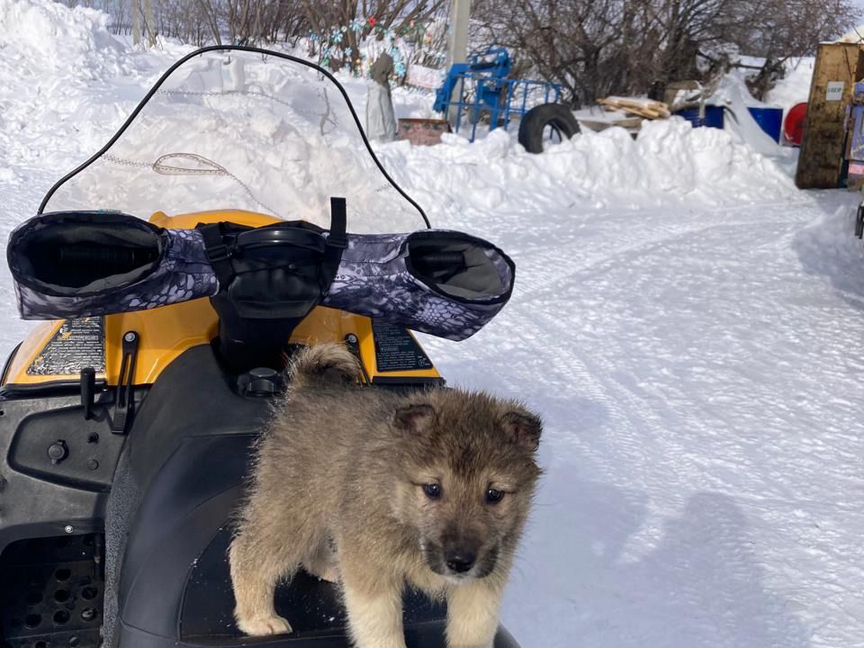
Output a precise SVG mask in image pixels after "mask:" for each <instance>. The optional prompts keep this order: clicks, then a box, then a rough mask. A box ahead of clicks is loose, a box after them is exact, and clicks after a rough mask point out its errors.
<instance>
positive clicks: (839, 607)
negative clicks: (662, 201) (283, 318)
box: [425, 192, 864, 647]
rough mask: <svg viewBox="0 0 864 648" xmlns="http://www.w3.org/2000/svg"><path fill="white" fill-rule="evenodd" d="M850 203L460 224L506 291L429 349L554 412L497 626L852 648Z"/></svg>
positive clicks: (824, 197)
mask: <svg viewBox="0 0 864 648" xmlns="http://www.w3.org/2000/svg"><path fill="white" fill-rule="evenodd" d="M855 199H856V197H855V196H850V195H848V194H843V193H840V192H835V193H825V194H815V195H807V194H798V195H797V196H792V197H791V198H790V199H789V200H787V201H785V202H773V203H767V204H760V205H752V206H742V207H739V208H735V209H700V210H698V211H691V210H687V209H677V210H671V209H670V210H644V211H639V212H634V211H623V212H607V211H603V212H595V213H582V214H579V213H570V214H567V213H559V214H549V213H547V214H544V215H543V216H542V217H540V216H538V217H535V218H533V219H531V220H530V221H528V220H526V218H525V217H524V216H523V215H519V214H515V215H514V214H510V215H508V214H506V213H500V212H499V213H497V214H494V215H491V214H490V215H485V216H479V215H478V217H476V218H474V217H472V218H471V219H470V223H471V226H472V227H473V228H476V229H477V230H478V231H483V232H488V233H489V235H490V236H491V237H492V238H493V240H497V241H498V242H499V243H501V244H502V245H503V247H504V249H507V250H510V251H511V252H512V253H513V255H514V258H515V259H516V261H517V267H518V271H517V272H518V273H519V275H518V280H517V289H516V293H515V295H514V297H513V300H512V301H511V303H510V305H509V306H508V309H507V311H506V313H504V314H502V316H501V317H500V318H499V319H498V320H497V321H495V322H493V323H492V324H491V325H490V326H489V327H487V328H486V329H485V330H484V331H483V332H481V333H480V334H478V335H477V336H476V337H475V338H473V339H470V340H468V341H466V342H464V343H462V344H461V345H460V346H459V347H458V349H457V348H453V347H452V346H451V345H448V344H446V343H443V342H440V341H436V340H432V339H427V340H425V343H426V345H427V347H428V348H429V350H430V352H431V353H432V356H433V357H435V358H436V359H438V360H439V362H440V365H441V369H442V371H443V373H444V375H446V376H455V377H456V379H457V380H458V382H459V383H460V384H470V385H473V386H478V387H483V388H486V389H490V390H492V391H503V392H506V393H513V394H518V395H521V397H522V398H524V399H525V400H526V401H527V402H529V403H530V404H531V405H532V406H535V407H537V408H539V410H540V411H541V412H543V413H544V415H545V418H546V437H545V440H544V441H545V445H544V449H543V450H544V457H545V460H546V466H547V476H546V479H545V482H544V487H543V489H542V490H541V494H540V497H539V501H538V507H537V513H536V515H535V518H534V524H533V525H532V527H531V532H530V534H529V537H528V540H527V541H526V543H525V549H524V551H523V560H522V562H521V563H520V569H519V571H518V573H517V575H516V577H515V579H514V584H513V587H512V588H511V590H510V595H509V597H508V599H507V607H506V614H505V619H507V621H508V623H509V624H510V626H511V628H512V630H513V631H514V632H515V634H516V636H517V637H522V638H523V639H522V640H523V641H526V643H527V645H531V646H551V645H556V646H610V647H612V646H810V645H813V646H841V645H842V646H854V645H864V643H862V642H864V598H862V585H864V552H862V549H861V545H860V542H859V534H860V533H861V532H862V531H864V512H862V510H861V506H860V501H861V495H862V487H864V470H862V463H861V461H862V460H861V457H862V456H864V423H862V420H861V411H860V407H858V405H859V403H861V401H862V398H864V383H862V378H864V353H862V350H861V344H862V340H864V272H862V271H861V270H862V260H864V254H862V248H861V245H860V243H859V242H857V241H854V239H852V237H851V235H850V233H851V226H852V223H851V215H852V212H853V210H852V206H853V205H854V204H855V202H856V200H855ZM451 224H454V225H455V224H456V219H455V218H454V220H453V222H452V223H451ZM853 241H854V242H853Z"/></svg>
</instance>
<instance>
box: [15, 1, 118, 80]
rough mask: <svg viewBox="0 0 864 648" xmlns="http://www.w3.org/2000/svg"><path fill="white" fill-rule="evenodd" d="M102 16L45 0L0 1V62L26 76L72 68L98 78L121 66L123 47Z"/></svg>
mask: <svg viewBox="0 0 864 648" xmlns="http://www.w3.org/2000/svg"><path fill="white" fill-rule="evenodd" d="M107 25H108V14H105V13H103V12H101V11H97V10H95V9H87V8H84V7H76V8H74V9H69V8H68V7H66V6H64V5H62V4H60V3H57V2H51V1H50V0H17V1H15V2H11V1H6V2H3V3H0V47H3V48H4V59H5V60H4V64H10V63H13V62H14V63H15V64H16V66H17V68H18V69H19V70H20V71H21V72H23V73H24V74H26V75H28V76H29V75H32V76H42V75H44V74H45V72H46V71H54V72H66V73H68V72H69V71H74V74H75V75H77V76H79V77H89V78H101V77H104V76H105V74H118V73H120V72H122V71H124V70H123V65H122V55H123V49H124V48H123V46H122V45H121V44H120V43H119V42H118V41H117V40H115V39H114V37H113V36H111V34H110V33H108V29H107Z"/></svg>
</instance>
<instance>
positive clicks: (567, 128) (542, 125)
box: [519, 103, 579, 153]
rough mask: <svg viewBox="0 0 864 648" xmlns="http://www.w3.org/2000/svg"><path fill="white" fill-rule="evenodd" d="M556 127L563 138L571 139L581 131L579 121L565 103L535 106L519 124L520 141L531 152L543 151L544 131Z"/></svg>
mask: <svg viewBox="0 0 864 648" xmlns="http://www.w3.org/2000/svg"><path fill="white" fill-rule="evenodd" d="M549 126H551V127H552V128H554V129H556V130H557V131H558V132H559V133H560V134H561V137H562V139H570V138H571V137H573V136H574V135H575V134H576V133H578V132H579V122H577V121H576V118H575V117H574V116H573V113H572V112H570V109H569V108H567V106H565V105H563V104H557V103H547V104H540V105H539V106H535V107H534V108H532V109H531V110H529V111H528V112H527V113H525V116H524V117H523V118H522V123H520V124H519V143H520V144H521V145H522V146H524V147H525V150H526V151H528V152H529V153H542V152H543V133H544V131H545V130H546V128H547V127H549Z"/></svg>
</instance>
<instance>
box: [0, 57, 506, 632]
mask: <svg viewBox="0 0 864 648" xmlns="http://www.w3.org/2000/svg"><path fill="white" fill-rule="evenodd" d="M131 215H134V216H131ZM138 217H141V218H138ZM424 227H426V228H428V227H429V222H428V219H427V217H426V215H425V213H424V212H423V210H422V209H421V208H420V206H419V205H418V204H417V203H416V202H415V201H414V200H413V199H412V198H411V197H410V196H409V195H408V194H407V193H406V192H405V191H404V190H402V189H401V188H400V187H399V185H398V184H397V183H396V182H395V181H394V179H393V178H392V177H391V175H390V174H389V173H388V171H387V170H386V169H385V167H384V165H383V164H382V162H381V160H379V158H378V156H376V154H375V152H374V151H373V149H372V147H371V146H370V144H369V142H368V141H367V139H366V137H365V135H364V134H363V130H362V128H361V126H360V121H359V119H358V117H357V115H356V113H355V111H354V108H353V107H352V105H351V102H350V101H349V98H348V95H347V94H346V91H345V90H344V88H343V87H342V86H341V85H340V84H339V82H338V81H337V80H336V79H335V78H334V77H333V76H332V75H331V74H330V73H329V72H327V71H326V70H324V69H321V68H320V67H318V66H316V65H314V64H312V63H310V62H308V61H305V60H302V59H298V58H295V57H292V56H289V55H286V54H282V53H277V52H270V51H266V50H261V49H256V48H250V47H209V48H204V49H201V50H197V51H195V52H193V53H191V54H189V55H187V56H185V57H184V58H182V59H181V60H180V61H178V62H177V63H176V64H174V65H173V66H172V67H171V68H170V69H169V70H168V71H167V72H166V73H165V74H164V75H163V76H162V77H161V78H160V79H159V80H158V81H157V82H156V83H155V85H154V86H153V88H152V89H151V90H150V91H149V92H148V93H147V95H146V96H145V97H144V99H143V100H142V101H141V102H140V104H139V105H138V106H137V107H136V108H135V110H134V111H133V112H132V114H131V115H130V117H129V118H128V119H127V121H126V122H125V123H124V124H123V125H122V126H121V127H120V129H119V130H118V131H117V133H116V134H115V135H114V136H113V137H112V138H111V139H110V140H109V142H108V143H107V144H106V145H105V146H104V147H103V148H102V149H101V150H100V151H99V152H98V153H96V154H95V155H94V156H93V157H91V158H90V159H89V160H87V161H86V162H85V163H83V164H82V165H81V166H79V167H78V168H76V169H74V170H73V171H72V172H70V173H69V174H67V175H66V176H64V177H63V178H62V179H61V180H59V181H58V182H57V183H56V184H55V185H54V186H53V187H52V188H51V189H50V190H49V191H48V193H47V195H46V196H45V197H44V199H43V201H42V203H41V205H40V206H39V209H38V212H37V216H36V217H35V218H34V219H31V220H30V221H28V222H27V223H25V224H24V225H23V226H21V227H20V228H19V229H18V230H16V232H14V233H13V235H12V236H11V237H10V244H9V248H8V250H7V257H8V261H9V264H10V269H11V270H12V273H13V277H14V278H15V280H16V284H17V285H16V290H17V293H18V297H19V300H20V302H19V306H20V308H21V311H22V314H23V316H24V317H25V318H34V319H43V320H47V321H44V322H42V323H41V324H40V325H39V326H38V327H37V328H34V329H33V330H32V332H31V333H30V335H29V336H27V338H26V339H25V340H24V341H23V342H22V343H21V344H20V345H19V346H18V347H17V348H15V350H14V351H13V352H12V354H11V357H10V358H9V359H8V361H7V362H6V365H5V367H4V369H3V373H2V388H0V455H2V457H3V459H2V464H0V606H2V607H0V638H2V641H0V643H2V645H4V646H10V647H12V648H49V647H51V648H57V647H58V646H69V647H72V648H75V647H79V648H86V647H95V646H99V645H104V646H110V647H112V648H115V647H116V648H147V647H153V648H156V647H158V648H164V647H166V646H183V647H189V648H191V647H193V646H202V647H203V646H226V647H227V646H246V645H255V646H258V645H260V646H286V647H287V646H295V645H296V646H300V645H302V646H309V647H312V646H318V647H320V648H330V647H334V648H335V647H337V646H347V645H349V639H348V636H347V634H346V632H347V631H346V618H345V613H344V609H343V607H342V605H341V603H340V601H339V598H338V593H337V590H336V588H335V586H334V585H332V584H330V583H327V582H323V581H319V580H318V579H316V578H313V577H312V576H308V575H305V574H303V573H302V572H301V573H299V574H298V575H297V576H296V577H295V578H294V579H292V581H291V582H290V583H286V584H283V585H282V586H280V588H279V590H278V591H277V595H276V607H277V610H278V611H279V612H280V614H283V615H284V616H285V617H286V618H289V619H290V620H291V624H292V626H293V628H294V632H293V633H292V634H290V635H283V636H272V637H266V638H251V637H246V636H244V635H242V634H241V633H240V632H239V631H238V630H237V628H236V627H235V625H234V621H233V617H232V612H233V606H234V600H233V594H232V590H231V582H230V578H229V575H228V568H227V560H226V549H227V547H228V544H229V542H230V538H231V520H232V514H233V512H234V511H235V509H236V507H237V505H238V502H239V501H240V499H241V497H242V493H243V488H244V480H245V478H246V475H247V473H248V469H249V458H250V451H251V449H252V448H253V446H254V444H255V441H256V438H257V437H258V436H259V434H260V430H261V426H262V422H263V421H264V420H265V419H266V417H267V415H268V412H269V410H270V407H271V404H272V402H273V399H274V397H275V396H277V395H278V394H279V393H280V392H281V391H282V390H283V389H284V388H285V383H286V380H287V378H286V374H285V371H284V369H285V366H286V359H287V358H289V357H290V355H291V353H292V350H294V349H296V348H298V347H299V345H308V344H316V343H321V342H329V341H339V342H343V343H345V344H346V345H348V347H349V348H350V349H351V350H352V351H353V352H354V353H355V354H356V355H357V357H358V358H359V359H360V361H361V364H362V366H363V375H362V376H361V377H360V378H359V380H360V382H361V383H363V384H365V385H366V386H368V388H371V389H396V390H416V389H423V388H426V387H428V386H429V385H435V384H441V383H442V382H443V378H442V376H441V375H440V374H439V372H438V371H437V370H436V368H435V366H434V363H433V362H432V361H431V360H430V358H429V357H428V355H427V354H426V353H425V352H424V350H423V349H422V347H421V346H420V344H419V343H418V341H417V338H416V337H415V335H414V334H413V333H412V332H410V331H409V329H413V330H420V331H426V332H429V333H432V334H437V335H443V336H444V337H450V338H451V339H461V338H462V337H465V336H466V335H470V334H471V333H473V332H474V331H475V330H476V329H477V328H479V326H482V324H483V323H484V322H485V321H486V320H488V318H489V317H491V316H492V315H494V313H496V312H497V311H498V310H499V309H500V307H501V306H503V304H504V303H506V301H507V298H508V297H509V294H510V290H511V289H512V279H513V266H512V262H510V261H509V259H507V258H506V255H503V253H500V251H498V250H497V249H495V248H494V246H490V245H488V244H485V243H484V242H483V241H480V240H479V239H473V238H472V237H467V236H465V235H461V236H460V235H458V233H449V234H448V233H447V232H440V231H436V230H432V229H424ZM406 231H407V232H412V234H410V235H408V236H406V235H393V234H390V233H391V232H406ZM369 259H372V261H371V262H367V261H368V260H369ZM466 307H467V310H466ZM469 311H470V312H469ZM454 322H455V323H456V324H454ZM445 616H446V610H445V609H443V607H442V605H441V604H440V603H436V602H435V601H430V600H427V599H426V598H425V597H423V596H422V595H420V594H418V593H415V592H411V591H408V592H406V594H405V629H406V638H407V641H408V644H409V645H412V646H424V647H432V646H442V645H445V640H444V636H443V629H444V620H445ZM516 645H517V644H516V642H515V641H514V639H513V638H512V636H511V635H509V634H508V632H507V631H506V630H505V629H504V628H503V627H502V628H501V629H500V631H499V633H498V635H497V636H496V639H495V646H496V647H497V648H510V647H514V646H516Z"/></svg>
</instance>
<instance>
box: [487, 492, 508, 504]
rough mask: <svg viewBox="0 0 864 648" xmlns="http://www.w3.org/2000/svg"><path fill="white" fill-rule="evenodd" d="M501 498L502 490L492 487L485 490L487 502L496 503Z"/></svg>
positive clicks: (502, 495)
mask: <svg viewBox="0 0 864 648" xmlns="http://www.w3.org/2000/svg"><path fill="white" fill-rule="evenodd" d="M502 499H504V491H500V490H496V489H494V488H490V489H488V490H487V491H486V503H487V504H497V503H498V502H500V501H501V500H502Z"/></svg>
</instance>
